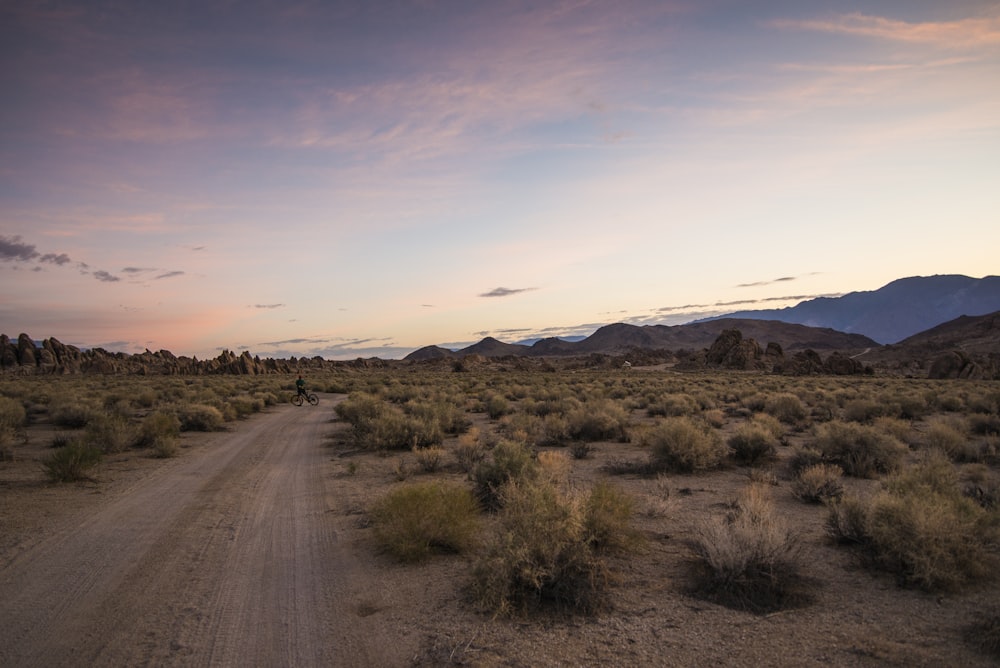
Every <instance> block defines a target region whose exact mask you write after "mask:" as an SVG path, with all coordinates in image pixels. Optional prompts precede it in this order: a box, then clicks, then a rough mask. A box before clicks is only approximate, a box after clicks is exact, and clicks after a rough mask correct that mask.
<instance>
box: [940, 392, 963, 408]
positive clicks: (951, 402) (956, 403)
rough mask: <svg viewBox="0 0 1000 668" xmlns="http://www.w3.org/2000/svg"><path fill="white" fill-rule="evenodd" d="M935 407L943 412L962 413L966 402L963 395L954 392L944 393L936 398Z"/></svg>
mask: <svg viewBox="0 0 1000 668" xmlns="http://www.w3.org/2000/svg"><path fill="white" fill-rule="evenodd" d="M934 405H936V406H937V407H938V409H939V410H942V411H947V412H949V413H960V412H961V411H962V409H964V408H965V401H963V399H962V397H961V395H958V394H955V393H953V392H943V393H941V394H938V395H937V396H936V397H934Z"/></svg>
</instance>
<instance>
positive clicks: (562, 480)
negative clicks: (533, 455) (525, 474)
mask: <svg viewBox="0 0 1000 668" xmlns="http://www.w3.org/2000/svg"><path fill="white" fill-rule="evenodd" d="M571 469H572V464H571V463H570V461H569V457H568V456H567V455H566V453H565V452H562V451H557V450H545V451H543V452H539V453H538V470H539V473H541V474H542V476H543V477H545V478H547V479H548V480H550V481H551V482H553V483H554V484H556V485H560V486H565V485H566V484H567V483H568V482H569V474H570V470H571Z"/></svg>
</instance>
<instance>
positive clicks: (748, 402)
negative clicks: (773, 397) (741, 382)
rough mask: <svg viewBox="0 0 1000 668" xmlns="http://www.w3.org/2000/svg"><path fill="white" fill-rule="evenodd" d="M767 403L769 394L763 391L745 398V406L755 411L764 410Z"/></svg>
mask: <svg viewBox="0 0 1000 668" xmlns="http://www.w3.org/2000/svg"><path fill="white" fill-rule="evenodd" d="M766 405H767V395H766V394H764V393H763V392H756V393H754V394H751V395H750V396H747V397H744V398H743V407H744V408H746V409H748V410H750V411H753V412H754V413H759V412H760V411H762V410H764V407H765V406H766Z"/></svg>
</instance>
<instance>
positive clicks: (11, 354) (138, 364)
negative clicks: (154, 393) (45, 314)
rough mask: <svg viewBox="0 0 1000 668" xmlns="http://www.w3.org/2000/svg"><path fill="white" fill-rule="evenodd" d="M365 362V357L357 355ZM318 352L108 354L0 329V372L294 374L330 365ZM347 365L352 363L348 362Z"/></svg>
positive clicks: (164, 351) (165, 351)
mask: <svg viewBox="0 0 1000 668" xmlns="http://www.w3.org/2000/svg"><path fill="white" fill-rule="evenodd" d="M359 362H360V363H362V364H366V365H367V362H366V361H365V360H359ZM334 364H335V363H334V362H328V361H326V360H324V359H323V358H322V357H313V358H301V359H297V358H295V357H292V358H290V359H287V360H282V359H271V358H265V359H261V358H260V357H258V356H256V355H251V354H250V353H249V352H247V351H244V352H242V353H241V354H239V355H237V354H236V353H234V352H231V351H229V350H223V351H222V353H220V354H219V356H218V357H215V358H212V359H208V360H199V359H198V358H197V357H183V356H182V357H177V356H175V355H174V354H173V353H171V352H170V351H169V350H160V351H159V352H155V353H154V352H151V351H149V350H146V351H144V352H142V353H139V354H135V355H130V354H128V353H113V352H109V351H107V350H104V349H103V348H92V349H89V350H80V349H79V348H77V347H76V346H71V345H67V344H64V343H61V342H60V341H59V340H57V339H55V338H54V337H53V338H48V339H44V340H43V341H42V343H41V345H40V346H39V345H36V344H35V342H34V341H33V340H32V339H31V337H30V336H28V335H27V334H21V335H20V336H18V337H17V340H16V341H13V340H11V339H10V338H9V337H8V336H7V335H6V334H0V373H21V374H54V375H66V374H78V373H100V374H133V375H180V374H190V375H210V374H236V375H261V374H271V373H294V372H296V371H303V370H305V369H309V370H318V369H324V368H327V367H331V366H333V365H334ZM348 364H353V363H348Z"/></svg>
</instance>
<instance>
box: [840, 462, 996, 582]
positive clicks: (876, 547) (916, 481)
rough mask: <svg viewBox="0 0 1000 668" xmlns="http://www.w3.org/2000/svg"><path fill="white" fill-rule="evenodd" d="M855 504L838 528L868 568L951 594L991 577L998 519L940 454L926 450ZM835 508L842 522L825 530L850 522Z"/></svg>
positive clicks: (994, 569)
mask: <svg viewBox="0 0 1000 668" xmlns="http://www.w3.org/2000/svg"><path fill="white" fill-rule="evenodd" d="M853 504H854V508H853V514H854V516H853V517H851V518H849V528H848V529H846V530H845V529H840V528H838V529H837V531H838V532H839V534H840V535H850V536H851V537H852V540H853V541H854V542H856V543H859V544H860V545H862V546H863V547H864V548H865V550H866V551H867V553H868V556H869V563H871V564H872V565H873V566H875V567H877V568H879V569H882V570H885V571H887V572H890V573H892V574H894V575H895V576H896V577H897V578H898V580H899V582H900V584H902V585H905V586H913V587H917V588H920V589H924V590H927V591H953V590H958V589H961V588H962V587H965V586H967V585H971V584H974V583H981V582H985V581H988V580H990V579H992V578H993V577H994V574H995V572H996V567H997V565H998V560H997V555H996V554H995V552H994V550H993V546H994V545H995V542H996V540H997V539H998V538H1000V536H998V530H997V523H996V518H995V516H993V515H991V514H990V513H989V512H987V511H986V510H984V509H983V508H981V507H980V506H978V505H976V503H975V502H973V501H972V500H970V499H968V498H966V497H964V496H962V494H961V493H960V491H959V489H958V485H957V476H956V473H955V470H954V467H953V466H952V464H951V463H950V462H949V461H948V460H947V458H945V457H944V456H943V455H942V454H941V453H939V452H936V451H931V452H928V453H927V454H926V455H925V456H924V458H923V460H922V461H921V462H920V463H918V464H916V465H914V466H912V467H910V468H909V469H907V470H905V471H903V472H902V473H900V474H897V475H895V476H893V477H892V478H890V479H889V480H888V481H887V483H886V486H885V489H884V490H883V491H882V492H880V493H879V494H877V495H876V496H875V497H873V498H872V499H871V500H870V501H868V502H867V503H865V502H858V501H854V502H853ZM833 509H834V512H835V513H836V514H837V517H836V518H834V517H833V516H831V521H830V522H828V527H829V526H831V525H844V524H847V521H846V518H845V517H844V516H843V513H841V512H840V511H839V509H838V505H837V504H835V505H834V506H833Z"/></svg>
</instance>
